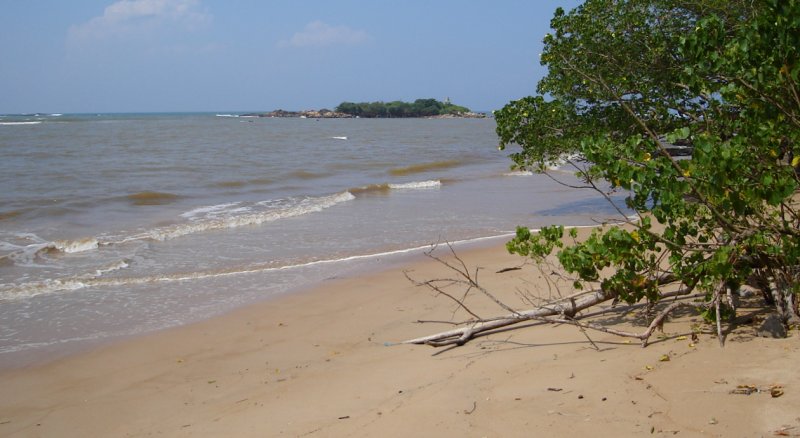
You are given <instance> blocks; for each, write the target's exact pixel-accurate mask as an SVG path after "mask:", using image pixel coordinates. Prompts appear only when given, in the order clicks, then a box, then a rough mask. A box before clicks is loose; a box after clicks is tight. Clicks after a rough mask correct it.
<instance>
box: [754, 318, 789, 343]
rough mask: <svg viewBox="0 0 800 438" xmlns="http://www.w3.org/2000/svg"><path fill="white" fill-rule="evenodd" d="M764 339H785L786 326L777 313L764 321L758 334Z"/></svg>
mask: <svg viewBox="0 0 800 438" xmlns="http://www.w3.org/2000/svg"><path fill="white" fill-rule="evenodd" d="M756 333H757V334H758V336H760V337H762V338H775V339H778V338H785V337H786V326H785V325H783V318H781V317H780V315H778V314H776V313H772V314H770V315H769V316H767V317H766V319H764V322H762V323H761V326H760V327H759V328H758V331H757V332H756Z"/></svg>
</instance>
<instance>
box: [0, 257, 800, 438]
mask: <svg viewBox="0 0 800 438" xmlns="http://www.w3.org/2000/svg"><path fill="white" fill-rule="evenodd" d="M484 243H486V242H484ZM440 255H442V256H445V255H446V254H444V252H443V253H441V254H440ZM458 255H459V257H460V258H461V259H462V260H463V261H464V262H465V263H466V264H467V265H468V266H470V267H481V268H482V269H481V271H480V272H481V274H480V275H481V278H482V281H483V282H484V285H485V286H486V287H487V288H490V289H491V290H493V291H501V292H502V293H503V294H504V295H503V297H504V299H507V300H513V299H514V297H515V296H516V295H517V294H518V290H522V289H524V290H529V291H542V290H544V289H543V288H544V287H545V286H544V284H543V283H542V281H543V280H542V277H541V274H540V273H538V272H537V271H536V270H535V269H533V268H531V267H530V266H526V267H523V269H520V270H513V271H508V272H506V273H503V274H495V272H497V271H500V270H502V269H504V268H508V267H512V266H520V264H521V262H522V259H520V258H519V257H517V256H513V255H510V254H508V253H507V252H506V251H505V248H504V246H503V245H502V244H499V243H491V244H486V245H478V247H476V248H462V249H459V250H458ZM405 273H409V275H411V276H412V277H414V278H416V279H425V278H442V277H446V276H448V275H449V274H448V272H447V271H446V269H443V266H442V265H440V264H438V263H436V262H434V261H433V260H430V259H427V258H415V259H410V260H406V261H404V262H402V263H400V264H397V265H392V266H387V269H385V270H378V271H375V272H366V273H358V274H355V275H353V276H350V275H346V276H343V277H336V278H331V279H328V280H326V281H324V282H322V283H321V284H319V285H317V286H316V287H315V288H313V289H310V290H304V291H301V292H296V293H291V294H286V295H283V296H280V297H277V298H276V299H271V300H268V301H265V302H261V303H257V304H253V305H250V306H246V307H244V308H240V309H237V310H234V311H232V312H230V313H227V314H225V315H222V316H219V317H215V318H212V319H209V320H205V321H200V322H197V323H194V324H191V325H187V326H181V327H176V328H172V329H168V330H164V331H160V332H156V333H152V334H148V335H143V336H140V337H136V338H133V339H127V340H123V341H121V342H118V343H113V344H112V345H105V346H101V347H98V348H95V349H92V350H90V351H86V352H81V353H78V354H75V355H72V356H69V357H66V358H61V359H58V360H56V361H53V362H50V363H47V364H44V365H38V366H31V367H27V368H23V369H18V370H12V371H3V372H0V384H1V385H2V386H3V388H4V391H3V395H1V396H0V434H2V435H4V436H31V435H34V436H51V435H58V436H87V435H94V436H126V435H134V436H139V435H146V434H156V433H161V434H165V435H169V436H222V435H227V436H305V435H310V436H314V435H318V436H375V435H386V434H387V433H388V434H389V435H391V436H409V435H416V436H526V435H528V434H529V432H530V428H532V427H533V428H536V430H537V431H540V433H542V434H543V435H550V436H564V435H567V434H578V435H583V434H594V435H597V434H598V433H599V434H600V435H601V436H631V435H641V434H653V435H654V436H673V435H674V434H675V433H678V432H679V433H680V435H681V436H686V435H688V436H726V435H727V436H765V435H772V434H773V432H775V431H778V430H780V429H781V428H783V427H800V420H798V419H797V414H796V409H795V408H796V406H798V405H799V404H800V377H798V376H797V375H796V373H794V372H793V364H795V363H796V362H797V360H798V359H800V345H798V337H797V336H796V335H794V336H793V337H790V338H787V339H782V340H767V339H762V338H755V337H753V336H751V335H750V334H749V332H747V330H746V329H737V330H736V331H735V332H734V333H732V334H731V335H729V337H728V343H727V345H726V347H725V348H724V349H720V348H719V347H718V346H717V341H716V339H714V338H713V337H711V336H709V335H701V336H700V339H699V340H698V341H696V342H695V343H693V344H695V345H693V346H690V345H689V343H690V342H691V341H690V340H686V339H681V336H684V335H686V333H688V331H689V326H690V325H691V324H692V323H693V322H692V319H693V318H694V317H693V316H692V315H683V316H681V317H680V318H676V319H674V320H672V321H670V322H668V323H667V324H666V325H665V327H664V330H665V333H664V337H663V338H662V339H657V340H655V341H654V342H653V343H652V344H651V345H650V346H648V347H647V348H644V349H643V348H640V347H638V346H637V345H632V344H628V343H626V342H625V340H622V339H619V338H615V337H613V336H611V335H606V334H602V333H591V334H590V336H591V338H592V340H593V342H594V343H595V344H597V345H598V346H599V347H600V351H596V350H594V349H592V346H591V344H590V343H589V341H588V340H587V338H586V336H585V335H584V334H582V333H581V332H580V331H579V330H577V329H575V328H574V327H567V326H538V327H530V328H526V329H521V330H512V331H504V332H500V333H496V334H492V335H490V336H486V337H483V338H479V339H477V340H475V341H473V342H470V343H468V344H466V345H465V346H463V347H459V348H455V349H449V350H448V349H433V348H431V347H427V346H412V345H392V346H387V345H389V344H391V343H396V342H399V341H403V340H405V339H411V338H413V337H416V336H421V335H425V334H430V333H433V332H436V331H439V330H440V329H441V328H442V327H441V326H438V325H428V324H417V323H415V321H417V320H446V319H450V318H452V317H453V316H454V311H455V309H454V306H453V304H452V302H451V301H449V300H446V299H444V298H443V297H438V298H436V297H434V296H433V295H432V294H431V293H430V292H429V291H427V290H425V289H421V288H417V287H415V286H414V285H412V284H411V283H410V282H409V281H408V280H407V279H406V278H405ZM520 288H522V289H520ZM512 304H514V305H517V304H518V303H512ZM475 309H476V310H477V311H478V312H481V313H485V314H487V315H492V314H499V313H501V312H502V310H500V309H498V308H497V306H496V305H493V304H491V303H483V302H476V303H475ZM455 319H461V315H460V314H456V315H455ZM629 319H630V321H633V323H634V324H635V321H636V318H635V317H633V316H631V317H630V318H629ZM605 322H606V323H608V324H616V325H620V324H622V326H625V325H626V324H630V322H629V321H625V322H619V321H613V319H608V320H606V321H605ZM387 343H389V344H387ZM664 355H666V356H668V357H669V358H670V360H669V361H660V360H659V358H661V357H663V356H664ZM711 364H713V365H711ZM740 384H749V385H755V386H756V387H758V388H762V387H768V386H769V385H772V384H781V385H782V386H783V388H784V389H785V394H784V395H783V396H781V397H779V398H771V397H770V396H769V393H756V394H752V395H749V396H743V395H736V394H731V393H730V391H731V390H732V389H735V388H736V386H737V385H740ZM786 430H788V431H790V432H793V431H794V429H786Z"/></svg>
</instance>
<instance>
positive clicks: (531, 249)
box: [408, 0, 800, 346]
mask: <svg viewBox="0 0 800 438" xmlns="http://www.w3.org/2000/svg"><path fill="white" fill-rule="evenodd" d="M551 27H552V29H553V30H552V32H551V33H548V34H547V35H545V37H544V49H543V52H542V54H541V63H542V65H544V66H546V67H547V68H548V74H547V75H546V76H545V77H544V78H543V79H542V80H541V81H540V82H539V84H538V88H537V94H536V95H535V96H530V97H525V98H521V99H519V100H516V101H512V102H510V103H509V104H508V105H506V106H505V107H504V108H503V109H502V110H500V111H497V112H496V114H495V118H496V120H497V133H498V135H499V137H500V149H504V148H505V147H513V148H514V152H513V153H512V154H511V158H512V160H513V162H514V165H513V166H514V167H516V168H518V169H527V170H533V171H540V172H548V169H549V168H550V165H552V164H553V163H554V162H561V163H566V164H567V165H569V166H571V168H572V169H573V171H574V173H575V174H576V175H577V176H578V182H570V181H568V180H564V183H565V184H570V185H572V186H573V187H577V188H585V189H587V190H592V191H595V192H596V193H597V194H598V195H599V196H602V197H604V198H605V199H606V200H607V201H608V202H611V203H612V204H614V206H615V207H616V208H617V211H618V212H619V215H618V216H617V217H616V218H615V219H614V220H610V221H609V223H610V224H611V223H613V222H614V221H616V223H618V224H619V225H609V226H605V227H602V228H598V229H596V230H595V231H594V232H593V233H592V234H591V235H590V236H589V237H588V238H586V239H583V240H576V239H574V237H575V235H576V234H575V233H574V230H573V231H571V232H570V233H569V234H570V235H569V236H568V235H565V229H564V228H563V227H561V226H557V225H556V226H552V227H546V228H544V229H542V230H541V231H540V232H533V231H531V230H529V229H528V228H524V227H520V228H519V229H518V230H517V235H516V237H515V238H514V239H513V240H512V241H511V242H509V244H508V249H509V250H510V251H511V252H513V253H517V254H520V255H522V256H524V257H526V258H531V259H533V261H534V262H535V263H537V264H548V265H546V267H545V269H544V270H543V271H542V272H551V268H552V267H553V266H557V267H558V269H560V270H561V271H560V272H564V273H565V275H567V276H569V277H570V285H571V287H572V288H573V289H574V290H573V291H572V292H571V293H570V295H569V296H568V297H567V298H566V299H562V300H555V301H552V302H548V303H546V304H545V305H543V306H540V307H536V308H534V309H530V310H519V309H511V308H510V307H509V306H506V305H504V304H502V303H501V305H502V306H503V309H504V312H509V313H507V314H506V315H505V316H500V317H494V318H485V319H483V318H482V319H471V320H468V321H467V322H466V323H464V326H463V327H461V328H457V329H453V330H448V331H447V332H442V333H438V334H436V335H432V336H427V337H423V338H418V339H414V340H410V341H408V342H413V343H428V344H431V345H437V346H439V345H450V344H458V345H460V344H463V343H464V342H466V341H468V340H469V339H471V338H472V337H474V336H476V335H477V334H478V333H481V332H485V331H491V330H496V329H497V328H499V327H503V326H506V325H509V324H515V323H518V322H521V321H530V320H531V319H535V320H536V319H538V320H542V319H544V320H547V321H551V322H560V323H572V324H576V325H579V326H580V327H581V328H582V329H583V328H594V329H598V330H604V331H607V332H608V331H609V330H607V329H604V327H602V326H599V325H597V324H592V323H591V322H578V321H577V319H578V318H580V313H579V312H581V311H582V310H584V309H588V308H591V307H592V306H595V305H597V304H600V303H603V302H606V301H610V300H615V301H618V302H621V303H628V304H629V305H631V306H638V307H642V306H645V308H647V309H649V310H652V311H654V312H651V313H649V318H650V320H651V321H652V323H651V324H650V326H649V328H648V329H647V330H646V331H644V332H642V333H627V334H626V333H618V334H621V335H625V336H633V337H636V338H639V339H641V340H642V342H643V343H644V344H646V342H647V339H648V338H649V336H650V335H651V334H652V333H653V328H654V327H655V326H656V325H658V324H663V322H664V318H665V317H666V316H667V314H669V313H670V312H673V311H675V309H677V308H684V309H688V310H689V311H690V312H697V313H698V314H701V315H703V316H704V317H705V318H706V320H707V321H708V322H709V323H711V324H713V325H714V326H716V327H715V329H716V330H715V331H716V333H717V336H718V338H719V340H720V342H722V340H723V339H724V331H723V330H722V325H723V324H728V325H730V327H734V326H735V325H736V323H737V321H740V319H737V305H738V304H739V300H740V298H741V297H744V296H746V295H745V294H740V288H742V287H743V286H745V285H749V286H750V287H751V289H750V290H751V291H754V290H760V291H761V293H762V294H763V299H762V300H761V305H762V306H765V309H770V308H771V309H772V310H771V312H772V313H771V315H770V316H769V317H768V318H766V320H765V321H764V324H767V323H769V324H771V325H772V328H771V329H769V331H770V332H772V333H773V334H775V335H777V336H785V335H786V331H785V329H786V326H787V325H792V324H796V323H797V321H798V320H797V318H798V294H800V208H798V207H800V205H798V199H799V198H800V196H798V188H799V187H800V178H798V167H799V165H800V52H799V50H800V2H798V1H797V0H763V1H757V2H753V1H750V0H624V1H619V0H587V1H585V2H584V3H583V4H582V5H580V6H578V7H577V8H575V9H574V10H572V11H569V12H567V11H564V10H563V9H561V8H559V9H557V10H556V12H555V15H554V17H553V19H552V21H551ZM675 144H682V145H684V146H685V147H686V148H689V149H690V150H691V154H690V155H689V156H688V157H676V156H674V154H671V153H670V149H671V146H672V145H675ZM575 157H580V158H575ZM558 175H562V176H561V179H562V180H563V174H553V175H551V176H553V177H554V178H559V176H558ZM615 193H616V196H614V194H615ZM617 199H624V203H621V202H617V201H615V200H617ZM551 264H552V265H551ZM449 266H452V267H453V268H454V269H455V270H456V271H458V275H455V278H453V279H448V280H446V281H445V282H442V283H437V282H435V281H434V282H424V283H421V284H424V285H426V286H428V287H432V288H433V289H435V290H436V291H437V292H443V293H445V294H446V295H447V296H448V297H451V298H454V297H464V299H461V298H459V299H458V300H457V301H459V306H460V307H461V308H462V309H468V303H466V302H465V298H466V297H467V296H468V295H467V294H465V293H461V292H457V291H456V292H453V291H446V290H445V288H449V287H453V286H459V285H463V286H464V287H465V288H466V290H467V291H468V292H469V291H481V292H484V295H487V296H489V297H492V295H491V294H489V292H488V291H485V290H484V289H482V288H481V287H480V286H479V285H478V284H477V274H475V275H471V274H470V272H469V271H468V270H467V269H466V268H465V267H464V266H463V265H461V264H454V265H449ZM740 295H741V296H740ZM752 296H753V295H751V297H752ZM755 296H760V295H758V294H757V295H755ZM751 301H752V299H751ZM467 311H468V310H467ZM762 327H763V326H762Z"/></svg>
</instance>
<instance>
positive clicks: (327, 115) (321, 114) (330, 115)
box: [240, 108, 353, 119]
mask: <svg viewBox="0 0 800 438" xmlns="http://www.w3.org/2000/svg"><path fill="white" fill-rule="evenodd" d="M240 117H299V118H307V119H350V118H353V116H351V115H350V114H345V113H338V112H336V111H331V110H329V109H326V108H323V109H321V110H306V111H285V110H282V109H279V110H275V111H270V112H268V113H248V114H241V115H240Z"/></svg>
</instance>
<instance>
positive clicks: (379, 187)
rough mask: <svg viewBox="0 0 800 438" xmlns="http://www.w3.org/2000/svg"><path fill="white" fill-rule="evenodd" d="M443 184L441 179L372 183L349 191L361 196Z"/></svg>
mask: <svg viewBox="0 0 800 438" xmlns="http://www.w3.org/2000/svg"><path fill="white" fill-rule="evenodd" d="M441 186H442V182H441V181H439V180H430V181H415V182H408V183H399V184H390V183H386V184H370V185H368V186H362V187H355V188H352V189H349V190H348V192H350V193H352V194H354V195H356V196H359V195H365V194H389V193H390V192H391V191H392V190H417V189H435V188H439V187H441Z"/></svg>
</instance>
